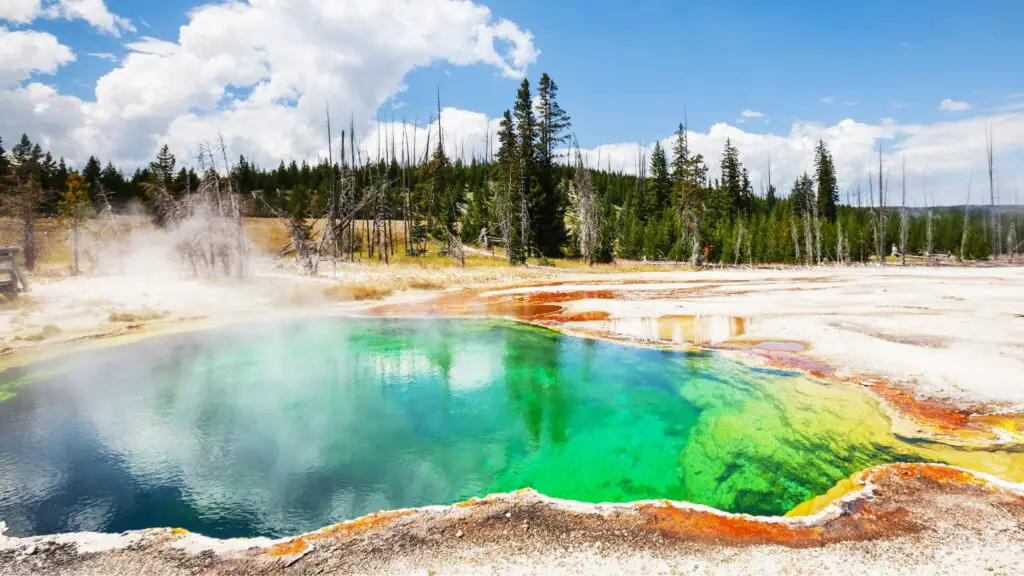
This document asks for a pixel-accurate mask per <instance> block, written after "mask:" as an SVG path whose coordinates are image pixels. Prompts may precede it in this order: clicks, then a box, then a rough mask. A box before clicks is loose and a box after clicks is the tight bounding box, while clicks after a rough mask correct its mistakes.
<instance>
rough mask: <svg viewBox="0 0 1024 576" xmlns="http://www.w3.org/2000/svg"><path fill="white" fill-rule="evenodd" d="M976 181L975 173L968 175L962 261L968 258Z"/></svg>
mask: <svg viewBox="0 0 1024 576" xmlns="http://www.w3.org/2000/svg"><path fill="white" fill-rule="evenodd" d="M973 181H974V173H973V172H972V173H971V174H970V176H968V177H967V201H966V202H964V229H963V233H962V234H961V235H960V261H961V262H963V261H964V260H966V256H967V231H968V229H969V228H970V215H971V183H972V182H973Z"/></svg>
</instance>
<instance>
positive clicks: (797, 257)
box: [789, 215, 800, 264]
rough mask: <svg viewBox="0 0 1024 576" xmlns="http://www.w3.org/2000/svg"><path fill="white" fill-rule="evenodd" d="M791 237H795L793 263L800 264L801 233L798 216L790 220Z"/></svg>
mask: <svg viewBox="0 0 1024 576" xmlns="http://www.w3.org/2000/svg"><path fill="white" fill-rule="evenodd" d="M789 235H790V236H792V237H793V261H794V262H796V263H797V264H799V263H800V231H799V230H798V229H797V226H796V215H793V217H792V218H790V219H789Z"/></svg>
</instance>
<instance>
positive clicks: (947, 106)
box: [939, 98, 971, 112]
mask: <svg viewBox="0 0 1024 576" xmlns="http://www.w3.org/2000/svg"><path fill="white" fill-rule="evenodd" d="M970 108H971V105H970V104H969V103H967V102H964V101H963V100H953V99H952V98H946V99H944V100H943V101H942V102H939V110H945V111H946V112H963V111H964V110H970Z"/></svg>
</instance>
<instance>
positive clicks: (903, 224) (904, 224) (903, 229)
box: [900, 157, 910, 266]
mask: <svg viewBox="0 0 1024 576" xmlns="http://www.w3.org/2000/svg"><path fill="white" fill-rule="evenodd" d="M902 187H903V202H902V204H901V206H900V258H902V262H901V263H900V264H901V265H902V266H906V265H907V233H908V231H909V224H910V222H909V221H908V220H907V159H906V157H904V158H903V185H902Z"/></svg>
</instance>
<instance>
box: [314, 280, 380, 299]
mask: <svg viewBox="0 0 1024 576" xmlns="http://www.w3.org/2000/svg"><path fill="white" fill-rule="evenodd" d="M394 292H395V288H394V287H393V286H390V285H387V284H381V283H378V282H374V283H369V282H358V283H349V284H331V285H330V286H328V287H326V288H324V291H323V293H324V296H325V297H326V298H327V299H329V300H342V301H347V300H383V299H384V298H387V297H388V296H390V295H391V294H393V293H394Z"/></svg>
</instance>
